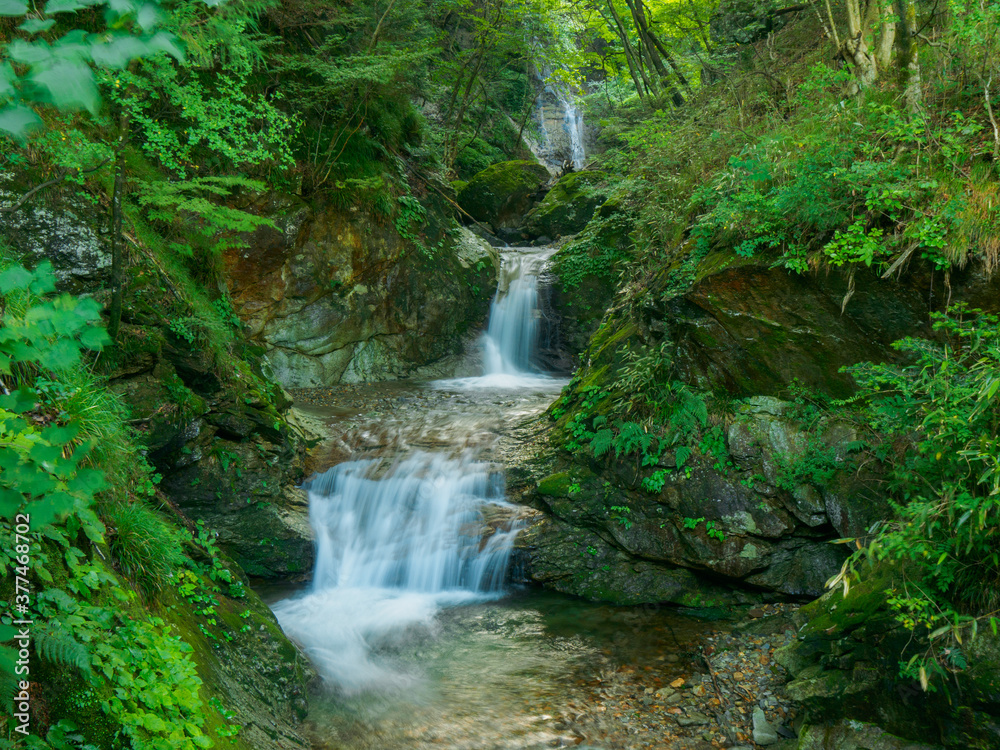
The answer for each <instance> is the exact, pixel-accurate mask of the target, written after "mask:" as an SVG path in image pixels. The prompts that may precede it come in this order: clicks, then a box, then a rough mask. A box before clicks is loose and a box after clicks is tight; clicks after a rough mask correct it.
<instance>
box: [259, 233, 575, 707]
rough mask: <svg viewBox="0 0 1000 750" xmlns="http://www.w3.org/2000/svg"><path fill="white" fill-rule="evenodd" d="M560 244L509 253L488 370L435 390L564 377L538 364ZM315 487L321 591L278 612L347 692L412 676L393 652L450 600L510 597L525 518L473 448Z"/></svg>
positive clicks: (500, 388)
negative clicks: (545, 283) (547, 275)
mask: <svg viewBox="0 0 1000 750" xmlns="http://www.w3.org/2000/svg"><path fill="white" fill-rule="evenodd" d="M554 252H555V251H554V250H553V249H552V248H511V249H509V250H507V251H505V253H504V262H503V268H502V273H501V278H500V283H499V284H498V288H497V293H496V296H495V297H494V300H493V305H492V307H491V310H490V320H489V327H488V328H487V331H486V333H485V334H484V335H483V348H484V355H485V356H484V359H485V362H484V374H483V375H482V376H481V377H478V378H463V379H458V380H450V381H438V382H436V383H434V384H433V386H434V387H435V388H439V389H445V390H453V391H463V390H478V391H479V393H480V394H485V393H487V391H486V389H490V388H491V389H494V390H496V391H497V392H498V394H503V393H508V394H509V393H510V391H511V389H517V390H518V391H520V392H521V393H524V392H553V391H556V390H558V389H559V388H560V387H561V386H562V385H563V382H564V381H561V380H557V379H555V378H553V377H550V376H548V375H545V374H544V373H541V372H539V370H538V368H537V367H536V366H535V364H534V358H535V356H536V352H537V349H538V335H539V310H538V282H539V276H540V275H541V273H542V271H543V269H544V266H545V264H546V263H547V262H548V259H549V258H550V257H551V256H552V254H553V253H554ZM529 389H530V391H529ZM502 398H503V399H504V400H506V399H508V398H510V397H509V396H502ZM457 418H458V417H456V418H455V419H456V420H457ZM305 487H306V489H307V491H308V493H309V518H310V524H311V526H312V529H313V533H314V535H315V538H316V569H315V573H314V576H313V582H312V588H311V590H310V591H309V592H308V593H307V594H305V595H303V596H299V597H294V598H291V599H286V600H285V601H282V602H279V603H277V604H275V605H274V606H273V610H274V613H275V615H276V616H277V617H278V621H279V622H280V623H281V627H282V628H283V629H284V631H285V632H286V633H287V634H288V635H289V636H290V637H291V638H293V639H294V640H296V641H297V642H298V643H299V644H300V645H301V646H302V647H303V649H304V650H305V652H306V653H307V654H308V655H309V657H310V658H311V659H312V661H313V662H314V663H315V664H316V666H317V667H318V669H319V670H320V672H321V673H322V674H323V676H324V677H325V678H326V679H327V680H328V681H330V682H331V683H333V684H335V685H337V686H338V687H339V688H340V689H341V690H343V691H345V692H349V693H350V692H358V691H363V690H368V689H372V688H381V689H386V688H390V687H394V686H395V687H401V686H406V685H408V684H409V683H410V680H411V678H410V677H408V676H407V674H406V672H405V670H402V669H401V668H399V667H398V666H396V665H394V664H393V663H392V660H391V657H390V656H389V655H391V653H392V652H393V650H394V649H397V648H398V646H399V645H400V644H401V643H402V642H404V641H405V640H406V639H407V638H410V637H414V636H415V635H417V636H419V635H420V634H421V633H423V634H426V633H428V632H431V630H432V628H433V622H434V616H435V614H436V613H437V612H438V610H439V609H440V608H441V607H443V606H449V605H455V604H460V603H465V602H470V601H477V600H483V599H486V598H490V597H497V596H500V595H501V594H502V590H503V583H504V579H505V576H506V572H507V566H508V562H509V560H510V556H511V551H512V547H513V543H514V537H515V536H516V535H517V532H518V530H519V529H520V522H519V521H517V520H512V519H513V513H512V509H513V506H511V505H509V504H508V503H506V502H505V500H504V487H503V481H502V477H501V475H500V474H499V473H497V472H496V471H491V469H490V465H489V464H488V463H486V462H484V461H481V460H477V458H476V456H475V455H473V454H472V453H469V452H466V453H464V454H462V455H458V456H456V455H451V454H444V453H426V452H416V453H413V454H411V455H409V456H408V457H407V458H405V459H404V460H402V461H400V462H399V463H398V464H395V465H388V464H387V463H386V462H385V461H384V460H357V461H348V462H345V463H342V464H339V465H338V466H335V467H334V468H332V469H330V470H329V471H327V472H326V473H324V474H321V475H319V476H316V477H313V478H312V479H311V480H310V481H309V482H307V483H306V485H305ZM505 509H506V510H505ZM495 511H500V512H495ZM490 516H493V520H490Z"/></svg>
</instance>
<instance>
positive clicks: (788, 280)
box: [643, 253, 1000, 397]
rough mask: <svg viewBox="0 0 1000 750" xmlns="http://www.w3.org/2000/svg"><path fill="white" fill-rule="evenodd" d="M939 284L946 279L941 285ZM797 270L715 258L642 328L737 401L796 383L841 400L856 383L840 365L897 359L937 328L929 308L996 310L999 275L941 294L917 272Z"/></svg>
mask: <svg viewBox="0 0 1000 750" xmlns="http://www.w3.org/2000/svg"><path fill="white" fill-rule="evenodd" d="M938 285H940V281H938ZM850 288H851V282H850V279H849V277H848V276H847V275H846V274H842V273H839V272H837V271H829V272H824V273H819V274H805V275H800V274H794V273H790V272H788V271H786V270H784V269H781V268H772V267H770V266H769V264H767V263H762V262H756V261H752V260H742V259H735V258H733V257H732V256H728V255H725V254H721V253H720V254H717V255H714V256H709V257H708V258H707V259H706V260H705V261H704V262H703V263H702V265H701V266H700V268H699V269H698V277H697V280H696V282H695V284H694V285H693V286H692V288H691V289H690V290H689V291H688V292H687V293H686V294H683V295H681V296H678V297H674V298H673V299H672V300H670V301H669V302H667V303H666V304H665V305H664V306H663V307H662V308H657V307H651V308H649V309H648V311H647V316H646V317H645V319H644V321H643V323H645V324H647V325H649V326H650V327H651V332H652V333H653V335H654V336H655V335H656V334H657V332H662V333H665V334H666V337H667V339H668V340H669V341H670V342H671V346H672V349H673V358H674V361H675V362H676V363H677V366H678V368H679V375H680V377H681V379H682V380H684V381H685V382H687V383H690V384H691V385H695V386H698V387H700V388H704V389H706V390H712V391H725V392H727V393H729V394H731V395H739V396H742V395H758V394H772V395H773V394H778V393H780V392H781V391H782V390H783V389H785V388H787V387H788V384H789V383H791V382H792V381H793V379H794V380H797V381H798V382H799V383H800V384H802V385H805V386H806V387H808V388H812V389H815V390H818V391H820V392H823V393H827V394H830V395H834V396H838V397H843V396H847V395H849V394H850V393H852V392H853V390H854V385H853V380H852V378H851V376H850V375H849V374H847V373H842V372H840V368H841V367H844V366H846V365H853V364H856V363H858V362H862V361H874V362H884V361H887V360H892V359H893V358H895V356H896V354H895V351H894V350H893V349H892V346H891V345H892V343H893V342H894V341H897V340H899V339H901V338H904V337H906V336H921V335H925V334H928V333H929V332H930V328H929V319H928V314H927V313H928V310H929V309H935V308H940V307H941V306H943V305H944V304H945V303H946V301H947V299H949V298H950V299H951V301H952V302H960V301H968V302H969V303H970V304H971V305H973V306H982V307H986V308H987V309H996V307H997V300H998V299H1000V295H998V294H997V293H998V292H1000V279H996V280H989V279H986V278H984V277H982V276H981V275H980V274H978V273H976V272H975V271H969V272H968V273H966V274H964V275H963V276H962V277H959V278H953V279H952V282H951V288H950V290H948V291H945V292H944V293H943V294H942V293H940V292H938V293H935V292H934V288H935V287H934V283H933V279H931V278H928V277H927V276H926V275H922V274H920V273H914V274H913V275H912V276H911V277H910V278H908V279H906V280H904V281H903V282H898V281H896V280H884V279H880V278H878V277H877V276H876V275H875V274H874V273H871V272H867V271H860V270H859V271H858V272H857V273H856V274H855V275H854V281H853V292H852V293H851V295H850V299H849V301H848V303H847V305H846V307H845V306H843V300H844V297H845V296H846V295H847V294H848V291H849V289H850Z"/></svg>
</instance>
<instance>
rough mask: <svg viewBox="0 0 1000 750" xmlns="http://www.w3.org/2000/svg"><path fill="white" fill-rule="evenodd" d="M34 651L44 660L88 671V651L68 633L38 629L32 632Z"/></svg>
mask: <svg viewBox="0 0 1000 750" xmlns="http://www.w3.org/2000/svg"><path fill="white" fill-rule="evenodd" d="M34 643H35V651H36V652H37V653H38V655H39V656H40V657H41V658H43V659H45V660H46V661H49V662H52V663H53V664H57V665H60V666H67V667H76V668H77V669H79V670H80V671H81V672H88V673H89V672H90V652H89V651H87V647H86V646H84V645H83V644H82V643H80V642H79V641H77V640H76V639H75V638H73V636H71V635H70V634H69V633H64V632H61V631H59V630H52V629H39V630H36V631H35V633H34Z"/></svg>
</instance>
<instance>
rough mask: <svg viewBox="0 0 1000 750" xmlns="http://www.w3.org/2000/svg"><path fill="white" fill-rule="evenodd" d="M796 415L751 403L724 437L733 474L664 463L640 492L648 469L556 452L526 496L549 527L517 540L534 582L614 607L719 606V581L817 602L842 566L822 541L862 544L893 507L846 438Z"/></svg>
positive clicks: (836, 550) (839, 549)
mask: <svg viewBox="0 0 1000 750" xmlns="http://www.w3.org/2000/svg"><path fill="white" fill-rule="evenodd" d="M791 406H792V405H790V404H788V403H786V402H782V401H779V400H777V399H773V398H763V397H762V398H757V399H751V400H750V401H749V403H747V404H745V405H744V406H742V407H741V408H740V410H739V412H738V414H737V415H736V417H735V419H734V420H733V422H732V424H731V425H730V427H729V429H728V432H727V434H726V436H725V441H726V448H727V451H728V455H729V460H728V461H727V464H728V465H726V466H722V465H720V462H719V461H717V460H715V459H714V458H712V457H711V456H705V457H703V458H702V459H700V460H699V459H688V463H686V464H685V468H684V469H683V470H676V469H670V468H669V467H671V466H672V465H674V466H675V465H676V463H677V456H676V453H674V454H673V455H666V456H664V457H663V458H661V466H663V467H665V468H666V472H667V473H666V476H665V478H664V482H663V486H662V488H661V489H660V490H659V491H651V490H650V489H649V488H644V487H642V486H641V478H642V476H643V473H647V474H648V472H649V470H648V469H641V467H640V466H639V461H638V459H637V458H634V457H633V458H628V459H620V460H615V459H596V458H594V457H593V456H592V454H590V455H589V456H588V458H587V459H586V460H584V455H585V453H584V452H579V453H577V454H576V457H577V460H575V461H574V460H570V459H569V458H568V457H559V455H558V454H557V456H556V457H555V458H554V459H553V461H552V463H551V464H550V466H551V468H554V469H556V471H555V473H553V474H550V475H549V476H547V477H544V478H542V479H541V480H540V481H538V482H537V488H536V490H535V491H534V493H533V494H530V493H529V495H528V496H527V499H528V501H529V502H531V503H532V504H534V505H536V506H537V507H541V508H543V509H544V510H546V511H548V513H549V514H550V515H551V516H552V520H551V521H548V522H545V523H542V524H541V525H539V526H538V528H537V529H534V530H532V531H531V532H529V533H528V534H527V535H526V537H525V540H524V542H523V544H524V546H525V547H526V548H527V549H529V551H530V558H531V562H530V565H529V576H530V577H532V578H533V579H534V580H537V581H539V582H542V583H545V584H547V585H551V586H553V587H555V588H558V589H559V590H561V591H566V592H569V593H575V594H579V595H582V596H587V597H591V598H600V599H609V600H612V601H616V602H622V603H624V602H629V603H634V602H656V601H678V602H684V603H688V604H691V603H692V602H694V601H698V600H700V601H702V602H703V603H704V602H709V601H711V602H719V601H722V600H724V599H725V598H726V596H727V594H725V593H724V592H725V590H724V589H723V588H721V587H719V586H718V585H716V584H720V583H725V582H727V581H728V582H730V583H731V584H739V585H741V586H743V587H745V588H746V590H748V591H749V590H757V591H770V592H775V593H779V594H782V595H787V596H818V595H819V594H821V593H822V592H823V590H824V583H825V582H826V580H827V579H828V578H829V577H830V576H831V575H833V574H834V573H836V572H837V571H838V570H839V569H840V566H841V563H842V562H843V560H844V558H845V557H846V549H845V548H844V547H843V546H834V545H831V544H830V543H829V542H830V540H831V539H833V538H838V537H849V536H858V535H863V534H864V533H865V529H866V528H867V527H868V526H869V525H870V524H871V523H872V522H873V521H874V520H876V519H878V518H882V517H884V514H885V513H886V512H887V510H888V507H887V505H886V503H885V502H884V501H883V500H881V499H880V498H879V496H878V494H877V492H876V491H875V489H874V488H875V486H876V482H875V477H873V476H871V475H869V476H867V477H866V476H865V475H864V474H860V475H859V474H858V473H857V472H856V470H855V469H856V467H854V466H853V463H852V461H851V460H850V452H851V450H852V448H853V446H854V445H855V442H854V441H855V440H856V437H857V436H856V434H855V432H854V430H853V428H851V427H850V426H848V425H845V424H841V423H836V422H831V423H825V424H820V425H813V426H812V427H811V428H810V429H806V428H805V427H804V426H803V425H802V424H801V423H799V422H798V421H797V419H796V418H795V416H794V415H793V414H792V413H791ZM841 465H842V466H843V467H844V468H843V469H842V470H840V471H835V470H833V467H838V466H841ZM807 467H808V468H807ZM828 471H829V474H830V475H832V476H827V472H828ZM522 499H524V498H522ZM588 550H589V552H588ZM609 566H610V567H609ZM695 573H701V574H702V575H707V576H708V579H706V580H700V579H699V578H698V577H697V575H695ZM707 580H710V581H713V582H714V583H713V584H709V583H707V582H706V581H707ZM741 599H742V600H746V599H748V596H743V595H741Z"/></svg>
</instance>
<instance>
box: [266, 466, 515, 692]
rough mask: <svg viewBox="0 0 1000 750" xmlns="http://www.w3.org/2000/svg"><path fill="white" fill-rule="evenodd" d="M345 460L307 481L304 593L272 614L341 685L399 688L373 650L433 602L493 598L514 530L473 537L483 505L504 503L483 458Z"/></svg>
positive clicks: (421, 621)
mask: <svg viewBox="0 0 1000 750" xmlns="http://www.w3.org/2000/svg"><path fill="white" fill-rule="evenodd" d="M381 463H382V462H380V461H349V462H347V463H343V464H340V465H339V466H336V467H334V468H333V469H331V470H329V471H328V472H326V473H325V474H322V475H320V476H318V477H315V478H314V479H312V480H311V481H310V482H309V483H308V485H307V488H308V491H309V515H310V522H311V524H312V527H313V531H314V532H315V534H316V570H315V574H314V578H313V584H312V591H311V592H310V593H309V594H308V595H306V596H304V597H300V598H296V599H288V600H285V601H283V602H280V603H278V604H277V605H275V607H274V612H275V614H276V615H277V617H278V620H279V621H280V622H281V625H282V627H283V628H284V630H285V632H286V633H288V635H289V636H291V637H292V638H294V639H295V640H296V641H298V642H299V643H300V644H302V645H303V646H304V648H305V651H306V653H307V654H308V655H309V656H310V658H311V659H312V660H313V662H314V663H315V664H316V665H317V667H318V668H319V670H320V671H321V672H322V674H323V676H324V677H326V678H327V679H328V680H330V681H332V682H333V683H335V684H336V685H338V686H340V687H341V688H342V689H344V690H345V691H347V692H355V691H357V690H360V689H364V688H374V687H381V688H386V687H391V686H394V685H405V684H406V683H407V682H408V680H407V678H406V676H405V675H403V674H400V673H399V672H398V671H396V670H395V669H393V668H392V666H391V665H389V664H388V663H387V662H386V661H385V660H384V659H383V658H381V656H380V653H379V652H391V651H392V649H393V647H394V645H398V644H400V643H403V642H405V641H406V640H407V639H408V638H410V637H412V636H413V635H414V634H420V633H421V632H423V633H426V632H428V630H429V629H430V628H431V627H432V623H433V618H434V615H435V613H436V612H437V611H438V609H439V608H440V607H442V606H448V605H454V604H459V603H463V602H469V601H477V600H483V599H486V598H490V597H495V596H497V595H498V594H499V593H500V592H501V590H502V586H503V581H504V575H505V573H506V570H507V563H508V560H509V558H510V551H511V544H512V543H513V537H514V535H515V534H516V533H517V529H516V528H510V529H507V530H504V529H500V530H497V531H495V532H494V533H491V534H490V535H489V536H488V537H487V538H486V539H485V540H484V539H483V531H484V522H483V517H482V511H483V507H484V506H485V505H487V504H505V503H503V483H502V481H501V480H500V478H499V476H498V475H497V474H495V473H494V474H491V473H490V472H489V470H488V466H487V465H486V464H482V463H477V462H475V461H472V460H471V459H470V458H469V457H464V458H460V459H453V458H447V457H445V456H442V455H435V454H430V453H418V454H416V455H414V456H412V457H410V458H408V459H407V460H406V461H404V462H403V463H401V464H399V465H397V466H395V467H390V468H389V469H388V471H387V472H386V473H385V474H384V475H382V476H379V474H378V472H379V470H380V469H382V468H383V467H382V465H381Z"/></svg>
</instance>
